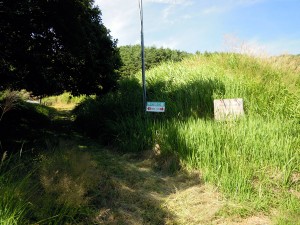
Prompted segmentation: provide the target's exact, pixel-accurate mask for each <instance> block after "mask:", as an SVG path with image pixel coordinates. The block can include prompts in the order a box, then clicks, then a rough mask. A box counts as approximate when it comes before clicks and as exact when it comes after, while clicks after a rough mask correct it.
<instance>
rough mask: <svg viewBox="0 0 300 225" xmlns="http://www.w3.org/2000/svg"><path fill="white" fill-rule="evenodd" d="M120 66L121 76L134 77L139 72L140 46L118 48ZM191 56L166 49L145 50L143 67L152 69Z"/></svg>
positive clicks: (153, 48)
mask: <svg viewBox="0 0 300 225" xmlns="http://www.w3.org/2000/svg"><path fill="white" fill-rule="evenodd" d="M119 50H120V56H121V61H122V66H121V67H120V69H119V73H120V75H121V76H129V75H134V74H135V73H137V72H138V71H140V69H141V67H142V65H141V46H140V45H126V46H121V47H120V48H119ZM188 55H191V54H190V53H187V52H183V51H179V50H171V49H168V48H156V47H146V48H145V67H146V69H150V68H153V67H155V66H157V65H159V64H161V63H162V62H166V61H173V62H178V61H181V60H182V59H183V58H184V57H186V56H188Z"/></svg>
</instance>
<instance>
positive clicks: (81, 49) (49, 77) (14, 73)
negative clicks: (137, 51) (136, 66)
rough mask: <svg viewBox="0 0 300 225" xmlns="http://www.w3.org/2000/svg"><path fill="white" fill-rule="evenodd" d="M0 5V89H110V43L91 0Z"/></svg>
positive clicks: (115, 59)
mask: <svg viewBox="0 0 300 225" xmlns="http://www.w3.org/2000/svg"><path fill="white" fill-rule="evenodd" d="M0 7H1V9H0V16H1V18H2V19H1V28H0V31H1V34H3V36H1V42H0V52H1V55H0V56H1V58H0V70H1V71H2V74H1V82H0V83H1V86H0V89H2V90H3V89H6V88H9V87H10V88H12V89H22V88H25V89H27V90H28V91H32V92H33V93H34V94H36V95H50V94H59V93H62V92H63V91H71V92H72V93H73V94H95V93H101V92H106V91H108V90H110V89H111V88H113V87H114V86H115V82H116V80H117V75H116V73H115V70H116V69H117V68H118V66H119V64H120V60H119V53H118V51H117V48H116V41H114V40H112V37H111V36H110V35H109V31H108V30H107V29H106V27H105V26H104V25H103V23H102V22H101V17H100V16H101V12H100V10H99V9H98V8H97V7H94V6H93V1H92V0H78V1H73V0H65V1H54V0H52V1H46V0H42V1H35V0H33V1H25V0H21V1H18V2H15V1H13V2H11V1H5V2H3V4H2V5H1V6H0ZM99 87H101V88H99Z"/></svg>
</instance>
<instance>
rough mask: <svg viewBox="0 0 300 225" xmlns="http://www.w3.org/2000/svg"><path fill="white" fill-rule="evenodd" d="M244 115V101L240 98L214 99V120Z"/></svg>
mask: <svg viewBox="0 0 300 225" xmlns="http://www.w3.org/2000/svg"><path fill="white" fill-rule="evenodd" d="M243 115H244V103H243V99H241V98H234V99H216V100H214V116H215V120H233V119H236V118H238V117H241V116H243Z"/></svg>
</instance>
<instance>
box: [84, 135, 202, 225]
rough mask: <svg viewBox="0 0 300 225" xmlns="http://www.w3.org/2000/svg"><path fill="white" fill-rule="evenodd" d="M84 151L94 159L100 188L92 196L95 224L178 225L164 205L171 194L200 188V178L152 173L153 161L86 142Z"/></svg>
mask: <svg viewBox="0 0 300 225" xmlns="http://www.w3.org/2000/svg"><path fill="white" fill-rule="evenodd" d="M80 147H81V148H83V149H85V150H86V151H89V152H90V153H92V154H93V155H94V156H95V159H96V161H97V162H98V167H99V171H100V172H99V173H100V174H99V177H97V178H95V179H99V186H98V189H97V190H94V192H93V193H92V195H93V196H94V197H93V201H92V203H93V205H94V207H95V208H97V213H96V215H95V219H94V221H95V223H96V224H136V225H139V224H141V225H142V224H179V223H178V222H177V216H176V215H174V214H173V213H172V212H170V211H169V210H168V208H167V207H166V205H165V203H166V200H167V198H168V196H170V195H171V194H174V193H176V192H178V191H181V190H185V189H187V188H190V187H192V186H197V185H200V177H199V175H197V174H194V175H189V174H187V173H185V172H180V173H178V174H176V175H175V174H173V175H171V174H168V173H166V172H158V171H156V170H154V169H153V161H152V160H150V159H149V158H146V159H140V158H136V157H135V155H131V154H125V155H120V154H118V153H116V152H112V151H107V150H101V151H99V148H101V146H98V145H97V144H95V143H94V142H87V141H86V140H83V142H82V144H81V145H80Z"/></svg>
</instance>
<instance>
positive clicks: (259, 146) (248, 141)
mask: <svg viewBox="0 0 300 225" xmlns="http://www.w3.org/2000/svg"><path fill="white" fill-rule="evenodd" d="M280 62H282V61H280ZM140 77H141V76H140V74H136V76H132V77H127V78H124V79H122V80H121V81H120V84H119V85H120V89H119V91H118V92H115V93H111V94H109V95H107V96H105V97H104V98H99V99H96V100H93V99H88V100H87V101H85V102H83V103H82V104H81V105H80V106H78V107H77V108H76V109H75V113H76V114H77V119H76V123H77V125H78V127H79V128H80V129H82V130H83V131H84V132H85V133H87V134H89V135H91V136H93V137H101V138H102V140H104V141H105V142H106V143H108V144H113V145H115V146H117V147H118V148H119V149H120V150H122V151H125V152H127V151H134V152H140V151H143V150H147V149H152V148H156V149H157V148H158V149H159V150H160V151H161V154H162V155H175V156H178V157H179V158H180V160H181V162H182V164H184V165H185V166H186V167H189V168H193V169H195V168H196V169H199V170H200V171H201V173H202V176H203V178H204V179H205V180H206V181H208V182H211V183H213V184H215V185H217V186H218V188H219V189H220V190H221V191H222V192H223V193H225V194H226V196H228V197H229V198H230V199H234V200H235V201H236V202H240V203H241V207H237V208H230V207H227V208H226V207H225V208H224V209H223V210H222V212H220V213H225V214H239V215H242V216H246V215H251V214H253V213H255V212H257V211H262V212H264V213H266V214H268V213H271V212H273V211H274V210H275V211H278V212H280V213H277V214H276V216H274V219H273V220H274V222H276V221H277V222H278V223H279V224H286V223H287V224H296V223H297V221H299V219H300V214H299V212H300V201H299V191H300V179H299V175H300V167H299V165H300V151H299V150H300V149H299V147H300V105H299V104H300V102H299V98H300V92H299V90H300V78H299V77H300V76H299V72H298V71H297V70H292V69H291V68H290V67H289V68H288V69H287V67H286V66H285V65H284V64H283V63H281V65H280V63H279V62H278V61H277V62H270V61H269V60H266V59H257V58H253V57H249V56H245V55H239V54H225V53H224V54H223V53H215V54H210V53H207V54H205V55H201V54H198V55H196V56H193V57H191V58H189V59H185V60H184V61H182V62H181V63H172V62H169V63H165V64H163V65H161V66H158V67H155V68H153V69H151V70H149V71H148V72H147V88H148V101H164V102H166V107H167V109H166V112H165V113H163V114H150V113H146V114H145V112H144V110H143V109H142V97H141V96H142V94H141V93H142V91H141V80H140ZM224 98H243V99H244V107H245V110H246V115H245V117H244V118H242V119H240V120H238V121H228V122H216V121H214V120H213V99H224ZM99 118H101V119H99Z"/></svg>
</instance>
